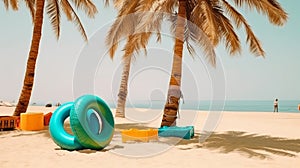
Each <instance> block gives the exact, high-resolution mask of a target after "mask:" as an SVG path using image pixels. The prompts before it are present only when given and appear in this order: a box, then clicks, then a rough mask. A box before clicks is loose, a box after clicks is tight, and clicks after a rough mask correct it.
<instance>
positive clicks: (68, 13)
mask: <svg viewBox="0 0 300 168" xmlns="http://www.w3.org/2000/svg"><path fill="white" fill-rule="evenodd" d="M60 7H61V9H62V10H63V12H64V13H65V15H66V17H67V19H68V20H69V21H72V20H73V16H72V13H71V11H72V6H71V5H70V4H69V2H68V0H61V1H60Z"/></svg>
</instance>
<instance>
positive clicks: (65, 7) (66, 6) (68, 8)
mask: <svg viewBox="0 0 300 168" xmlns="http://www.w3.org/2000/svg"><path fill="white" fill-rule="evenodd" d="M61 1H63V2H61V3H62V4H64V5H63V11H64V12H65V13H66V11H68V12H67V13H68V15H69V16H68V15H67V17H70V16H71V17H72V22H73V23H74V24H75V25H76V26H77V29H78V31H79V32H80V34H81V35H82V37H83V39H84V40H85V41H87V40H88V38H87V35H86V32H85V30H84V27H83V25H82V23H81V21H80V19H79V17H78V16H77V14H76V12H75V10H74V9H73V7H72V6H71V4H70V3H69V1H68V0H61ZM65 10H66V11H65Z"/></svg>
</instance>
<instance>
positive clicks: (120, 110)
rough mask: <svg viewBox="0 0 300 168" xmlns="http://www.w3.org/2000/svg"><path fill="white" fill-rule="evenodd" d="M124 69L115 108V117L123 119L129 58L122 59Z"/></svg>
mask: <svg viewBox="0 0 300 168" xmlns="http://www.w3.org/2000/svg"><path fill="white" fill-rule="evenodd" d="M123 63H124V67H123V72H122V79H121V84H120V89H119V94H118V104H117V108H116V117H120V118H125V106H126V97H127V88H128V78H129V71H130V64H131V56H127V57H125V58H124V62H123Z"/></svg>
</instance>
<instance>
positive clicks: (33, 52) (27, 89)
mask: <svg viewBox="0 0 300 168" xmlns="http://www.w3.org/2000/svg"><path fill="white" fill-rule="evenodd" d="M35 2H36V11H35V15H34V28H33V34H32V40H31V47H30V52H29V57H28V60H27V67H26V72H25V77H24V83H23V88H22V92H21V95H20V97H19V101H18V104H17V107H16V109H15V111H14V114H13V115H14V116H20V114H21V113H25V112H26V110H27V107H28V104H29V101H30V97H31V92H32V87H33V82H34V73H35V65H36V60H37V57H38V51H39V46H40V40H41V35H42V25H43V13H44V5H45V0H36V1H35Z"/></svg>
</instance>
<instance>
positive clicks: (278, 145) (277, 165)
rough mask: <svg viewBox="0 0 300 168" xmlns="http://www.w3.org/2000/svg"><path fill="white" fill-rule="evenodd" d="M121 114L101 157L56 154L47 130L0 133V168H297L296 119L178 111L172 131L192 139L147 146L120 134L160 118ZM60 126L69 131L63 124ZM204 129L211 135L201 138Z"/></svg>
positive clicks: (299, 123)
mask: <svg viewBox="0 0 300 168" xmlns="http://www.w3.org/2000/svg"><path fill="white" fill-rule="evenodd" d="M55 108H56V107H52V108H45V107H37V106H31V107H29V108H28V111H29V112H43V113H48V112H53V111H54V110H55ZM13 110H14V107H2V106H1V107H0V115H1V116H3V115H11V114H12V113H13ZM112 111H113V112H114V110H112ZM127 114H128V119H120V118H115V133H114V137H113V139H112V141H111V143H110V145H109V146H107V147H106V148H105V149H104V150H101V151H96V150H89V149H85V150H79V151H67V150H61V149H60V147H59V146H57V145H56V144H55V143H54V142H53V140H52V139H51V137H50V134H49V131H48V128H47V127H45V129H44V130H42V131H21V130H18V129H16V130H13V131H1V132H0V149H1V157H0V167H1V168H6V167H9V168H12V167H22V168H23V167H72V168H76V167H81V168H83V167H84V168H88V167H124V168H132V167H151V168H153V167H155V168H158V167H172V168H174V167H178V168H179V167H189V168H190V167H197V168H199V167H205V168H206V167H222V168H224V167H230V168H235V167H236V168H241V167H264V168H265V167H272V168H282V167H289V168H298V167H300V131H299V128H300V113H272V112H269V113H267V112H222V113H212V112H205V111H200V112H196V111H192V110H182V111H181V112H180V117H179V120H178V125H181V126H184V125H194V126H195V137H194V138H193V139H191V140H181V139H179V138H164V137H160V138H159V140H158V141H151V142H149V143H142V142H129V143H122V142H121V134H120V130H122V129H127V128H132V127H134V128H149V127H150V128H151V127H154V128H158V127H159V126H160V120H161V114H162V112H161V110H153V109H151V110H150V109H127ZM136 114H140V115H136ZM147 115H148V117H149V116H150V117H151V118H150V119H149V118H147ZM135 116H139V117H140V118H138V117H135ZM145 116H146V117H145ZM136 120H139V121H142V122H137V121H136ZM65 125H66V129H69V125H68V121H66V124H65ZM204 129H205V130H206V131H207V130H209V131H214V133H212V134H211V135H210V136H209V137H206V136H205V135H207V134H205V130H204ZM199 139H202V141H200V142H199Z"/></svg>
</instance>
